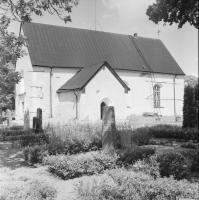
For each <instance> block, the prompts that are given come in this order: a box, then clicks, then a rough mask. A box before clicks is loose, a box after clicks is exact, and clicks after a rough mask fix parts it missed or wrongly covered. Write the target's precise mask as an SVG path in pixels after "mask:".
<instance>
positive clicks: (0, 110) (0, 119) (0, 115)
mask: <svg viewBox="0 0 199 200" xmlns="http://www.w3.org/2000/svg"><path fill="white" fill-rule="evenodd" d="M2 123H3V122H2V107H1V106H0V124H2Z"/></svg>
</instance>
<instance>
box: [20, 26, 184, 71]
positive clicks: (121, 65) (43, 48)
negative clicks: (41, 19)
mask: <svg viewBox="0 0 199 200" xmlns="http://www.w3.org/2000/svg"><path fill="white" fill-rule="evenodd" d="M23 31H24V34H25V36H26V37H27V38H28V42H27V43H28V45H29V46H28V50H29V54H30V58H31V62H32V65H33V66H47V67H73V68H82V67H86V66H91V65H94V64H96V63H102V62H104V61H107V62H108V63H109V64H110V65H111V67H112V68H113V69H120V70H132V71H141V72H150V71H151V69H152V70H153V72H158V73H168V74H177V75H178V74H184V73H183V71H182V70H181V68H180V67H179V65H178V64H177V63H176V61H175V60H174V59H173V57H172V56H171V54H170V53H169V51H168V50H167V49H166V47H165V46H164V45H163V43H162V42H161V41H160V40H155V39H149V38H142V37H138V39H136V40H135V42H133V41H134V39H133V40H132V38H133V37H132V36H128V35H121V34H115V33H105V32H99V31H90V30H84V29H76V28H67V27H60V26H52V25H45V24H36V23H25V24H24V25H23ZM136 45H137V47H136ZM136 48H139V51H141V53H142V55H141V54H140V52H138V51H137V49H136ZM143 56H144V59H143ZM145 60H146V61H147V63H148V66H146V68H145V69H144V68H143V65H146V61H145Z"/></svg>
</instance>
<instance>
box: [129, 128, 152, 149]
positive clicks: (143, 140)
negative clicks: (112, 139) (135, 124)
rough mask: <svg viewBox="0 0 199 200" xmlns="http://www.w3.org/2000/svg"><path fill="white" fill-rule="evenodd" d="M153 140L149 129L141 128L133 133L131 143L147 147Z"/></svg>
mask: <svg viewBox="0 0 199 200" xmlns="http://www.w3.org/2000/svg"><path fill="white" fill-rule="evenodd" d="M151 139H152V136H151V135H150V134H149V128H148V127H140V128H137V129H135V130H133V132H132V136H131V141H132V143H134V144H136V145H139V146H140V145H147V144H149V142H150V140H151Z"/></svg>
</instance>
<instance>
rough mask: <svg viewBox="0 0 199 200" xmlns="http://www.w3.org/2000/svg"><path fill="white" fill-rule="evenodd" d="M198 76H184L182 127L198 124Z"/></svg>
mask: <svg viewBox="0 0 199 200" xmlns="http://www.w3.org/2000/svg"><path fill="white" fill-rule="evenodd" d="M198 108H199V101H198V78H197V77H194V76H186V77H185V88H184V105H183V127H184V128H192V127H197V126H198Z"/></svg>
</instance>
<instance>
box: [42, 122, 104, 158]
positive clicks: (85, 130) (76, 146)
mask: <svg viewBox="0 0 199 200" xmlns="http://www.w3.org/2000/svg"><path fill="white" fill-rule="evenodd" d="M45 132H46V133H47V134H48V135H49V137H50V138H49V145H48V147H47V148H48V152H49V154H50V155H57V154H77V153H81V152H88V151H94V150H99V149H100V148H102V141H101V124H98V123H95V124H92V123H90V124H89V123H79V122H74V123H68V124H64V125H59V124H58V125H48V127H47V128H46V130H45Z"/></svg>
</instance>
